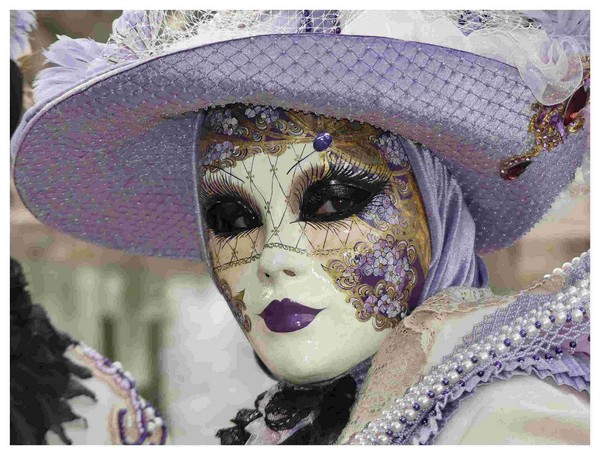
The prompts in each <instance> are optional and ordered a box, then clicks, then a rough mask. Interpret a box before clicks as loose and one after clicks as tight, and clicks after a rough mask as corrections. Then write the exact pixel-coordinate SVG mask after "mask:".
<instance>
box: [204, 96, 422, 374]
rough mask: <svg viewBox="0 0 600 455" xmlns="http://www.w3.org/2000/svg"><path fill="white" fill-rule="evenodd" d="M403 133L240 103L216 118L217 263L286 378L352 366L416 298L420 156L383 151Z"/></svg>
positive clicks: (234, 303)
mask: <svg viewBox="0 0 600 455" xmlns="http://www.w3.org/2000/svg"><path fill="white" fill-rule="evenodd" d="M324 132H327V133H329V134H324ZM393 139H394V138H393V136H391V135H389V134H386V133H382V132H381V131H379V130H377V129H375V128H373V127H370V126H366V125H365V126H361V125H358V124H355V123H351V122H348V121H345V120H342V121H336V120H332V119H325V118H323V117H318V116H315V115H311V114H299V113H290V112H285V111H281V110H275V109H271V108H261V107H250V108H248V107H242V106H234V107H232V108H231V109H219V110H213V111H211V112H210V113H209V114H208V116H207V118H206V120H205V125H204V131H203V134H202V140H201V144H200V148H201V156H202V157H204V158H203V159H202V160H201V163H202V167H203V170H202V171H203V176H202V178H201V181H200V184H199V186H200V188H199V191H200V200H201V203H202V205H203V217H204V224H205V226H206V227H207V228H206V232H205V238H206V240H207V251H208V252H209V256H210V265H211V267H212V270H213V273H214V277H215V282H216V284H217V286H218V287H219V289H220V290H221V293H222V294H223V295H224V297H225V299H226V300H227V302H228V303H229V305H230V307H231V309H232V311H233V313H234V315H235V317H236V318H237V320H238V322H239V323H240V325H241V327H242V328H243V330H244V331H245V333H246V336H247V337H248V339H249V341H250V343H251V344H252V346H253V347H254V349H255V351H256V352H257V353H258V355H259V357H260V358H261V359H262V361H263V362H264V363H265V365H266V366H267V367H268V368H269V369H270V370H271V372H272V373H273V374H274V375H276V376H278V377H280V378H281V379H284V380H286V381H288V382H293V383H298V384H302V383H309V382H315V381H321V380H326V379H330V378H333V377H335V376H338V375H340V374H342V373H344V372H345V371H347V370H348V369H350V368H351V367H352V366H354V365H356V364H357V363H359V362H360V361H362V360H364V359H366V358H367V357H369V356H371V355H372V354H374V353H375V352H376V351H377V349H378V347H379V345H380V343H381V341H382V340H383V338H384V337H385V336H386V335H387V332H388V331H389V329H390V328H392V327H394V326H395V325H396V324H397V323H398V322H399V321H400V320H401V318H402V317H403V316H404V315H405V314H407V312H408V311H410V309H411V308H412V306H414V305H415V304H416V301H417V299H418V294H419V292H420V290H421V288H422V286H423V282H424V279H425V276H426V273H427V270H428V264H429V260H430V250H429V248H430V246H429V233H428V230H427V225H426V219H425V214H424V210H423V205H422V202H421V199H420V195H419V192H418V190H417V187H416V184H415V182H414V177H413V175H412V172H411V170H410V165H409V164H408V161H407V160H406V159H405V157H403V156H402V154H401V153H400V155H398V156H394V158H389V159H388V158H386V159H384V157H389V156H391V155H390V151H391V150H392V148H393V146H394V143H393ZM386 154H387V155H386ZM386 161H388V162H386Z"/></svg>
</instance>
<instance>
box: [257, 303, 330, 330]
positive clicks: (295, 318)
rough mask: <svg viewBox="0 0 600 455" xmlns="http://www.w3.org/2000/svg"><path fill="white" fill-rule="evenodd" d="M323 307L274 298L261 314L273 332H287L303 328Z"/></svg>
mask: <svg viewBox="0 0 600 455" xmlns="http://www.w3.org/2000/svg"><path fill="white" fill-rule="evenodd" d="M321 311H323V308H321V309H316V308H309V307H307V306H304V305H300V304H299V303H298V302H294V301H293V300H290V299H288V298H285V299H283V300H273V301H272V302H271V303H269V305H268V306H267V307H266V308H265V309H264V310H263V311H262V313H260V314H259V316H260V317H261V318H263V319H264V321H265V324H266V325H267V327H268V328H269V330H270V331H271V332H277V333H287V332H295V331H296V330H300V329H303V328H304V327H306V326H307V325H308V324H310V323H311V322H312V321H313V319H314V318H315V316H317V314H319V313H320V312H321Z"/></svg>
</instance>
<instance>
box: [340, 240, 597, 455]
mask: <svg viewBox="0 0 600 455" xmlns="http://www.w3.org/2000/svg"><path fill="white" fill-rule="evenodd" d="M588 255H589V252H588V251H585V252H583V253H582V254H581V255H580V256H579V257H575V258H574V259H573V260H572V261H570V262H566V263H564V264H563V266H562V267H561V268H557V269H554V271H553V272H552V275H564V274H566V273H568V272H569V271H571V269H572V268H573V267H574V266H577V265H578V264H579V263H580V262H581V260H582V259H585V258H587V256H588ZM552 275H545V276H544V278H546V279H547V278H550V277H551V276H552ZM589 287H590V280H589V274H586V275H585V277H584V278H583V279H581V280H579V281H578V282H577V283H575V285H574V286H569V287H568V288H567V289H566V290H565V292H559V293H557V294H556V295H555V296H554V299H553V300H552V301H551V302H548V303H545V304H543V305H542V306H541V307H539V308H537V309H534V310H531V311H530V314H529V316H530V317H529V318H527V320H525V319H524V318H523V317H518V318H515V320H514V322H513V324H511V325H507V326H503V327H502V328H501V329H500V332H499V333H497V334H496V335H491V336H488V337H486V340H487V341H489V342H486V343H484V344H483V345H482V346H480V345H479V344H475V345H473V346H470V347H468V348H467V347H463V348H462V349H461V350H459V351H458V352H457V353H456V354H454V355H453V356H452V357H451V358H450V360H448V361H447V362H445V363H444V364H442V365H438V366H436V367H434V368H432V369H431V372H430V374H429V375H427V376H425V377H424V378H423V379H422V380H421V381H419V382H418V383H417V384H416V385H414V386H412V387H410V388H409V389H408V391H407V393H405V395H404V396H403V397H402V398H398V399H396V400H395V403H394V405H393V406H392V407H391V408H389V409H386V410H384V411H382V413H381V417H382V418H380V419H378V420H375V421H372V422H369V423H368V424H367V425H366V426H365V428H364V429H363V430H362V431H360V432H358V433H356V434H355V435H354V436H352V437H351V438H350V441H349V444H353V445H371V444H378V445H388V444H390V443H391V438H390V437H389V436H388V434H387V433H388V432H390V431H391V432H392V433H393V434H400V433H401V432H402V431H403V430H404V429H405V425H404V424H403V423H402V422H401V419H405V421H406V422H415V421H417V420H418V418H420V414H421V413H419V412H418V411H419V410H427V412H429V411H428V407H430V406H431V404H432V402H433V401H432V400H433V399H435V398H436V397H439V396H441V395H442V394H444V392H445V391H446V390H447V388H448V387H451V386H453V385H454V384H456V383H458V382H459V381H460V379H461V376H464V375H467V374H469V373H470V372H471V371H473V369H474V368H475V366H476V364H477V365H484V364H486V366H485V367H482V368H483V369H485V368H488V367H489V366H490V365H492V362H493V359H491V358H490V354H489V352H490V351H492V349H493V350H494V351H495V352H496V353H499V354H502V353H504V352H506V351H507V349H509V346H507V345H506V342H505V340H507V339H508V340H510V346H511V347H512V348H513V349H514V348H515V347H518V346H519V345H520V344H521V343H522V342H523V339H524V338H527V337H530V338H532V337H535V336H537V335H538V334H539V333H541V332H542V331H547V332H555V331H558V330H559V329H560V327H561V326H562V325H563V324H564V323H566V322H567V319H568V318H567V314H570V315H571V319H572V321H573V322H575V323H579V322H582V321H583V320H584V318H585V317H588V318H589V316H590V309H589V293H590V291H589ZM580 308H583V309H584V310H585V311H581V309H580ZM552 315H554V321H552V320H551V318H550V316H552ZM536 323H539V327H536V325H535V324H536ZM523 330H524V331H525V332H524V333H525V335H526V336H523V335H522V333H521V332H522V331H523ZM463 351H464V352H463ZM473 359H476V361H475V362H474V361H473ZM458 366H460V367H461V368H462V373H458V372H457V371H456V368H457V367H458ZM444 380H447V383H443V382H442V381H444ZM428 392H429V394H428ZM431 393H433V395H434V396H433V397H432V396H431ZM415 403H416V404H418V406H419V409H415V408H414V407H413V406H414V405H415Z"/></svg>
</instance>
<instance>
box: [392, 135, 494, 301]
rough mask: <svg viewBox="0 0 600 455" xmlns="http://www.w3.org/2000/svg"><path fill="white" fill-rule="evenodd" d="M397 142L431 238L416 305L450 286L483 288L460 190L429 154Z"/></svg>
mask: <svg viewBox="0 0 600 455" xmlns="http://www.w3.org/2000/svg"><path fill="white" fill-rule="evenodd" d="M398 139H399V142H400V146H401V147H402V149H403V150H404V152H405V153H406V155H407V156H408V159H409V161H410V164H411V166H412V168H413V172H414V173H415V177H416V179H417V183H418V185H419V190H420V191H421V197H422V198H423V203H424V205H425V211H426V213H427V221H428V224H429V234H430V237H431V264H430V267H429V273H428V275H427V279H426V281H425V286H424V287H423V291H422V292H421V297H420V299H419V303H421V302H423V301H425V300H426V299H427V298H429V297H431V296H432V295H435V294H436V293H437V292H439V291H441V290H443V289H445V288H447V287H450V286H473V287H483V286H486V285H487V282H488V275H487V271H486V268H485V264H484V263H483V261H482V260H481V258H479V257H478V256H477V255H476V254H475V222H474V221H473V217H472V216H471V213H470V212H469V209H468V208H467V204H466V202H465V200H464V197H463V192H462V190H461V188H460V186H459V185H458V183H457V182H456V180H454V178H453V177H452V175H451V174H450V172H449V171H448V169H447V168H446V167H445V166H444V165H443V164H442V163H441V162H440V161H439V160H438V158H436V157H435V156H434V155H433V154H432V153H431V152H429V150H427V149H426V148H425V147H423V146H422V145H420V144H418V143H415V142H412V141H410V140H408V139H405V138H403V137H398Z"/></svg>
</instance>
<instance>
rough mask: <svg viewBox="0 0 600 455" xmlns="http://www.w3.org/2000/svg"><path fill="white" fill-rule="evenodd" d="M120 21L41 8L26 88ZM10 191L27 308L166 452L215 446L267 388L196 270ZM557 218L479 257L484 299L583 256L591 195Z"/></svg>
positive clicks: (25, 65) (201, 269)
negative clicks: (128, 396) (77, 235)
mask: <svg viewBox="0 0 600 455" xmlns="http://www.w3.org/2000/svg"><path fill="white" fill-rule="evenodd" d="M120 14H121V12H120V11H69V12H57V11H52V12H49V11H38V12H37V17H38V28H37V29H36V30H35V31H34V32H33V34H32V36H31V45H32V54H31V55H29V56H25V57H23V58H22V59H21V60H20V64H21V66H22V69H23V72H24V77H25V80H26V82H31V81H32V80H33V78H34V77H35V74H36V73H37V72H38V71H39V70H40V69H41V68H42V66H43V64H44V58H43V55H42V53H41V51H42V49H44V48H46V47H47V46H48V45H49V44H50V43H52V42H53V41H55V40H56V35H68V36H70V37H73V38H81V37H91V38H92V39H94V40H96V41H101V42H105V41H107V39H108V36H109V33H110V31H111V24H112V21H113V20H114V19H115V18H116V17H118V16H119V15H120ZM26 103H31V96H30V94H29V96H27V95H26ZM10 191H11V199H10V200H11V255H12V256H13V257H14V258H16V259H17V260H19V261H20V262H21V264H22V265H23V269H24V272H25V275H26V278H27V280H28V282H29V289H30V292H31V294H32V296H33V299H34V301H35V302H36V303H42V304H43V305H44V306H45V308H46V309H47V310H48V312H49V314H50V316H51V318H52V319H53V321H54V323H55V325H56V326H57V328H59V329H62V330H64V331H66V332H68V333H69V334H71V336H72V337H74V338H75V339H79V340H81V341H84V342H85V343H86V344H88V345H90V346H92V347H94V348H95V349H97V350H98V351H99V352H101V353H103V354H104V355H105V356H107V357H109V358H111V359H112V360H119V361H121V363H122V364H123V365H124V366H125V368H126V369H128V370H129V371H130V372H131V373H132V374H133V375H134V377H135V378H136V380H137V381H138V384H139V388H140V391H141V393H142V395H143V396H144V397H145V398H147V399H148V400H149V401H151V402H153V403H154V404H156V405H157V406H158V408H159V409H160V410H161V411H162V413H163V414H164V415H165V417H166V419H167V422H168V423H169V430H170V433H171V435H172V437H173V438H174V442H175V443H178V444H217V443H218V439H217V438H216V437H215V436H214V434H215V432H216V430H217V429H219V428H224V427H228V426H230V425H231V424H230V423H229V422H228V420H229V419H232V418H233V417H234V416H235V414H236V412H237V411H238V409H240V408H241V407H252V403H253V401H254V399H255V398H256V396H257V395H258V394H259V393H261V392H262V391H264V390H265V389H266V388H268V387H269V385H270V384H272V383H273V381H272V380H271V379H269V378H267V377H266V376H265V374H264V373H263V372H262V371H261V370H260V368H259V367H258V365H257V364H256V362H255V360H254V355H253V352H252V349H251V348H250V346H249V344H248V343H247V342H246V340H245V337H244V336H243V334H242V331H241V330H240V329H239V328H238V326H237V323H236V322H235V320H234V318H233V316H232V314H231V313H230V311H229V309H228V307H227V305H226V303H225V302H224V300H223V299H222V298H221V297H220V295H219V294H218V292H217V291H216V289H215V288H214V286H213V285H212V283H211V281H210V277H209V276H208V274H207V271H206V266H205V264H200V263H195V262H192V261H186V260H169V259H157V258H146V257H139V256H132V255H129V254H125V253H122V252H119V251H115V250H110V249H106V248H101V247H97V246H94V245H91V244H88V243H85V242H82V241H79V240H76V239H74V238H72V237H69V236H67V235H64V234H61V233H59V232H57V231H55V230H53V229H50V228H47V227H46V226H44V225H43V224H41V223H40V222H38V221H37V220H36V219H35V218H34V217H33V216H32V215H31V214H30V213H29V212H28V211H27V209H26V208H25V207H24V206H23V203H22V202H21V200H20V198H19V196H18V194H17V193H16V191H15V188H14V186H13V184H12V182H11V189H10ZM579 191H581V188H580V189H579ZM559 212H560V213H558V214H557V212H556V211H555V213H553V214H550V215H549V216H547V217H546V219H545V220H544V221H543V222H542V223H540V224H539V225H538V226H537V227H536V228H534V229H533V230H532V231H531V232H530V233H529V234H528V235H527V236H526V237H524V238H523V239H521V240H520V241H519V242H517V243H516V244H515V245H513V246H512V247H510V248H507V249H505V250H503V251H500V252H497V253H494V254H490V255H487V256H486V257H484V258H483V259H484V261H485V263H486V265H487V266H488V269H489V273H490V281H491V288H492V290H493V291H495V292H496V293H500V294H505V293H510V292H513V291H516V290H520V289H522V288H524V287H525V286H526V285H528V284H529V283H531V282H532V281H533V280H535V279H537V278H539V277H541V276H542V275H544V274H546V273H551V272H552V270H553V269H554V268H555V267H560V266H561V265H562V264H563V263H564V262H566V261H569V260H571V259H572V258H573V257H574V256H576V255H579V254H580V253H581V252H582V251H584V250H586V249H588V248H589V244H590V229H589V222H590V218H589V215H590V206H589V188H588V191H586V190H584V191H583V194H579V197H578V199H577V201H576V203H574V204H573V203H569V204H567V205H565V204H563V207H562V208H561V209H560V210H559Z"/></svg>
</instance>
